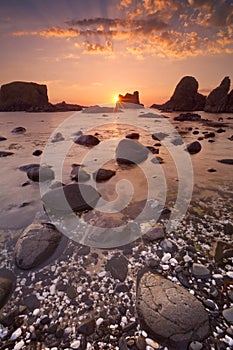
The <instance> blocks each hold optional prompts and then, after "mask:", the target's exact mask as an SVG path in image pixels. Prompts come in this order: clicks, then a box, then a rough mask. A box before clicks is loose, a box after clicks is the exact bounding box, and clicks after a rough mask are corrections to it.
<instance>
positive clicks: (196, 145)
mask: <svg viewBox="0 0 233 350" xmlns="http://www.w3.org/2000/svg"><path fill="white" fill-rule="evenodd" d="M200 150H201V144H200V142H198V141H194V142H192V143H190V144H189V145H188V146H187V151H188V152H189V153H190V154H195V153H198V152H200Z"/></svg>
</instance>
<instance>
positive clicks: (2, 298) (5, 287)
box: [0, 277, 13, 309]
mask: <svg viewBox="0 0 233 350" xmlns="http://www.w3.org/2000/svg"><path fill="white" fill-rule="evenodd" d="M12 286H13V283H12V281H11V280H10V279H8V278H4V277H0V309H1V308H2V307H3V306H4V305H5V303H6V301H7V299H8V297H9V295H10V293H11V290H12Z"/></svg>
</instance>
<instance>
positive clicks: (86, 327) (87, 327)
mask: <svg viewBox="0 0 233 350" xmlns="http://www.w3.org/2000/svg"><path fill="white" fill-rule="evenodd" d="M95 329H96V322H95V319H93V318H91V319H89V320H86V321H84V322H83V323H81V324H80V326H78V327H77V331H78V333H81V334H84V335H87V336H88V335H91V334H93V333H94V332H95Z"/></svg>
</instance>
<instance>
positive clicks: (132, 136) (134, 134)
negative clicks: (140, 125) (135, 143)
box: [125, 132, 140, 140]
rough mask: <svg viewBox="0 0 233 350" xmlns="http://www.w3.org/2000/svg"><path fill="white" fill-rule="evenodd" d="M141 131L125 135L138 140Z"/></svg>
mask: <svg viewBox="0 0 233 350" xmlns="http://www.w3.org/2000/svg"><path fill="white" fill-rule="evenodd" d="M139 136H140V135H139V133H137V132H131V133H130V134H127V135H126V136H125V137H126V138H127V139H132V140H138V139H139Z"/></svg>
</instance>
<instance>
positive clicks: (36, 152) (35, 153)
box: [32, 149, 43, 157]
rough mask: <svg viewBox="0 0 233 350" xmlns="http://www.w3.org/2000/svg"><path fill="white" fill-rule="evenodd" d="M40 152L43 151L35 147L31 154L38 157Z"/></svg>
mask: <svg viewBox="0 0 233 350" xmlns="http://www.w3.org/2000/svg"><path fill="white" fill-rule="evenodd" d="M42 153H43V151H41V150H40V149H36V150H35V151H34V152H33V153H32V155H33V156H36V157H39V156H40V155H41V154H42Z"/></svg>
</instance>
